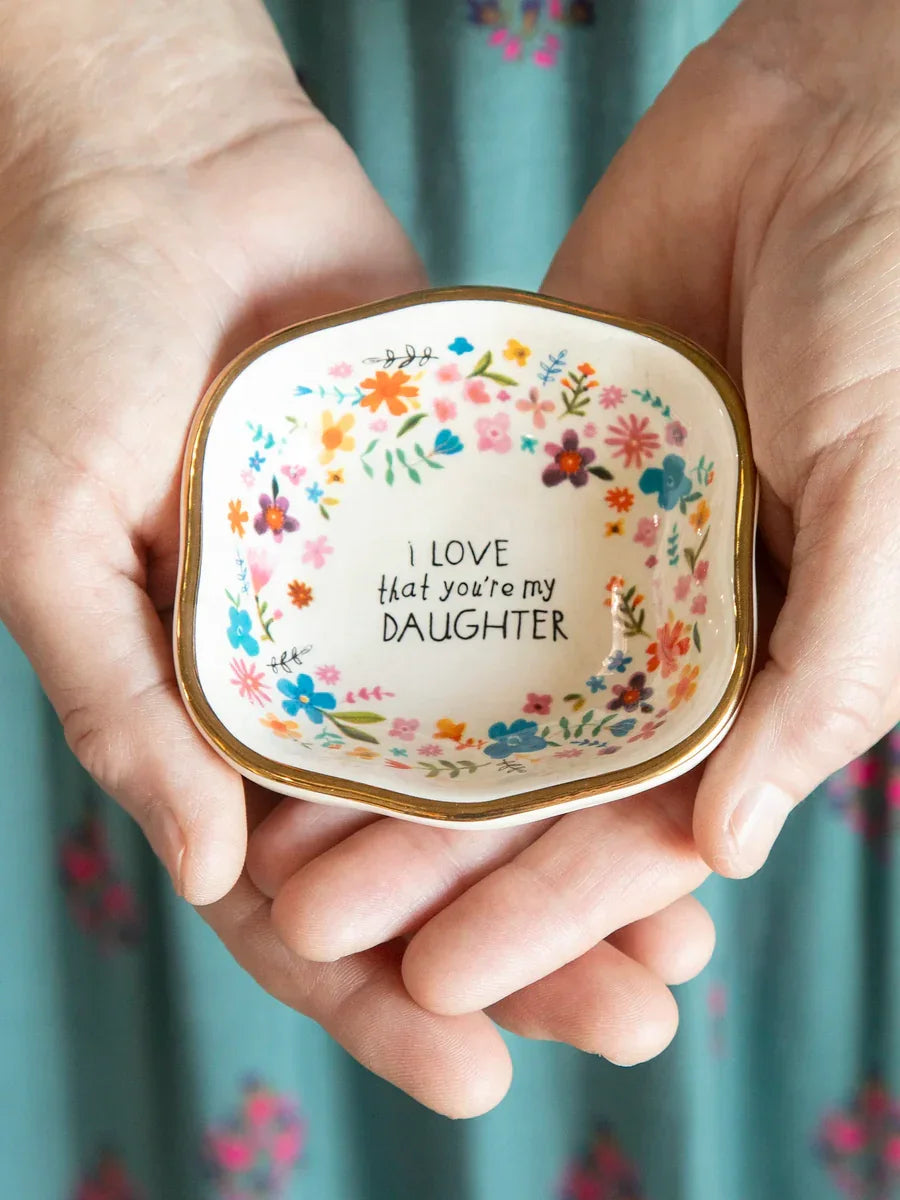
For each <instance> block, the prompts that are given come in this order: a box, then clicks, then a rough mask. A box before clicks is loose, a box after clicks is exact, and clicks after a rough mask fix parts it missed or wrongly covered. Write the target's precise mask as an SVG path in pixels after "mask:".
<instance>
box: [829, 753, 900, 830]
mask: <svg viewBox="0 0 900 1200" xmlns="http://www.w3.org/2000/svg"><path fill="white" fill-rule="evenodd" d="M824 786H825V795H826V796H827V797H828V800H829V802H830V804H831V807H832V808H833V809H834V811H835V812H837V813H839V814H840V815H841V816H842V817H843V818H844V820H845V821H846V822H847V824H848V825H849V826H850V828H851V829H852V830H854V832H856V833H858V834H860V836H861V837H864V838H865V839H866V841H868V842H872V843H877V844H879V845H880V846H881V847H882V849H885V850H886V848H887V844H888V843H887V839H888V838H889V836H890V835H891V834H892V833H893V832H895V831H896V830H898V829H900V743H898V740H897V739H896V737H895V735H894V734H889V735H888V736H887V737H886V738H883V739H882V740H881V741H880V742H879V743H878V744H877V745H876V746H874V747H873V748H872V749H871V750H870V751H869V752H868V753H867V754H864V755H863V756H862V757H861V758H858V759H856V760H855V762H852V763H850V765H849V766H847V767H845V768H844V769H843V770H842V771H838V772H837V773H836V774H835V775H832V776H831V778H830V779H828V780H827V781H826V782H825V785H824Z"/></svg>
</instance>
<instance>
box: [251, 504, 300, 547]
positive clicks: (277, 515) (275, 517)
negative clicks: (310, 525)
mask: <svg viewBox="0 0 900 1200" xmlns="http://www.w3.org/2000/svg"><path fill="white" fill-rule="evenodd" d="M290 504H291V502H290V500H288V498H287V496H279V495H278V493H277V492H276V493H275V495H274V497H273V496H269V495H266V494H265V493H264V494H263V495H262V496H260V498H259V512H258V513H257V514H256V516H255V517H254V518H253V528H254V529H255V530H256V532H257V533H259V534H264V533H265V532H266V530H269V529H270V530H271V531H272V536H273V537H274V539H275V541H276V542H280V541H281V539H282V537H283V536H284V535H285V534H286V533H293V532H294V530H295V529H299V528H300V522H299V521H298V520H297V518H296V517H289V516H288V515H287V511H288V509H289V508H290Z"/></svg>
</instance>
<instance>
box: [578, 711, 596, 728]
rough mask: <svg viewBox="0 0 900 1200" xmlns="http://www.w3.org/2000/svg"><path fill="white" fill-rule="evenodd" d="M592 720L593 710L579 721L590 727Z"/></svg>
mask: <svg viewBox="0 0 900 1200" xmlns="http://www.w3.org/2000/svg"><path fill="white" fill-rule="evenodd" d="M593 719H594V710H593V709H590V710H589V711H588V712H586V713H585V714H584V716H583V717H582V718H581V720H582V721H583V722H584V724H585V725H590V723H591V721H593Z"/></svg>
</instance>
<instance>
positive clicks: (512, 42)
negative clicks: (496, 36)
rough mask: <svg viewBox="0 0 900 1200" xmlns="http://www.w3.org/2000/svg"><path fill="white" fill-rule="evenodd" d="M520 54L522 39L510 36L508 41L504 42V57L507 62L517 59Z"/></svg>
mask: <svg viewBox="0 0 900 1200" xmlns="http://www.w3.org/2000/svg"><path fill="white" fill-rule="evenodd" d="M521 54H522V39H521V38H517V37H511V38H510V39H509V41H508V42H507V43H506V47H505V49H504V51H503V57H504V58H505V59H506V61H507V62H514V61H515V59H517V58H519V57H520V56H521Z"/></svg>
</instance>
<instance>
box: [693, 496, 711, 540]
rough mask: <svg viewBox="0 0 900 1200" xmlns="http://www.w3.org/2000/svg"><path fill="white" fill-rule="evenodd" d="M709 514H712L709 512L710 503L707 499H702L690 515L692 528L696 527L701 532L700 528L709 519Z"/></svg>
mask: <svg viewBox="0 0 900 1200" xmlns="http://www.w3.org/2000/svg"><path fill="white" fill-rule="evenodd" d="M709 515H710V514H709V505H708V504H707V503H706V501H705V500H701V501H700V503H699V504H698V505H697V507H696V508H695V509H694V511H693V512H692V513H691V515H690V516H689V517H688V521H689V522H690V525H691V528H693V529H695V530H696V531H697V533H699V532H700V530H701V529H702V528H703V526H704V525H705V524H706V522H707V521H708V520H709Z"/></svg>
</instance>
